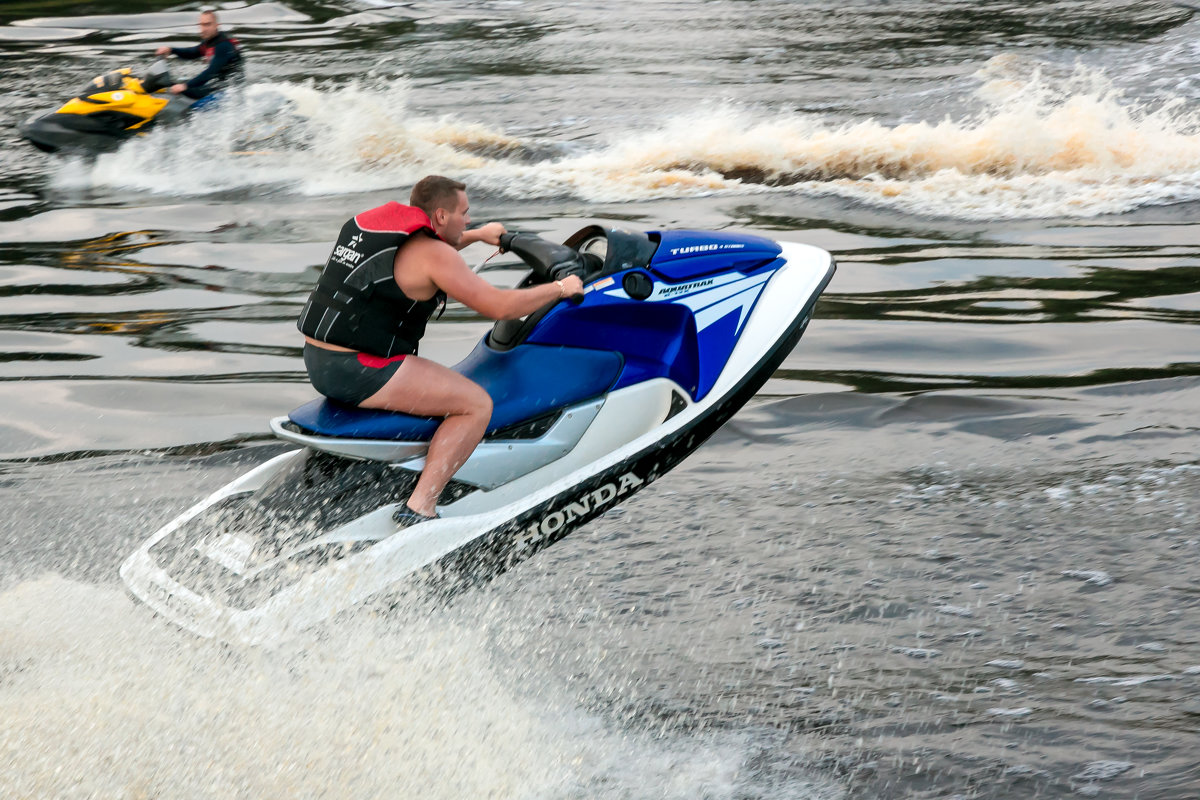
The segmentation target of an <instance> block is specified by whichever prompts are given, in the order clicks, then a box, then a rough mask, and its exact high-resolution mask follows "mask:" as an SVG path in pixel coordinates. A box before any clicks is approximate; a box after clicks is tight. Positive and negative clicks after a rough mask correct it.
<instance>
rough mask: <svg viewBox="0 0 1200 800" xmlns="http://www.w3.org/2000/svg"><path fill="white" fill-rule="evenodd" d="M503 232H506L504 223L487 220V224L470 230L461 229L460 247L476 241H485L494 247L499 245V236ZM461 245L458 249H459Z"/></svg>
mask: <svg viewBox="0 0 1200 800" xmlns="http://www.w3.org/2000/svg"><path fill="white" fill-rule="evenodd" d="M505 233H507V231H506V230H505V229H504V225H503V224H502V223H499V222H489V223H488V224H487V225H480V226H479V227H478V228H472V229H470V230H466V231H463V235H462V247H466V246H467V245H470V244H475V243H476V242H487V243H488V244H494V245H495V246H496V247H499V246H500V237H501V236H503V235H504V234H505ZM462 247H460V248H459V249H460V250H461V249H462Z"/></svg>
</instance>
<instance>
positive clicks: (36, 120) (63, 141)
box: [19, 59, 216, 153]
mask: <svg viewBox="0 0 1200 800" xmlns="http://www.w3.org/2000/svg"><path fill="white" fill-rule="evenodd" d="M173 83H174V81H173V80H172V78H171V75H170V71H169V70H168V69H167V63H166V61H164V60H163V59H159V60H157V61H155V62H154V63H153V64H151V65H150V67H148V68H147V69H146V71H145V72H144V73H143V74H142V75H141V77H138V76H135V75H134V74H133V70H132V69H130V68H129V67H124V68H122V69H116V70H113V71H111V72H106V73H105V74H103V75H99V76H97V77H95V78H93V79H92V81H91V83H89V84H88V86H87V88H85V89H84V90H83V92H81V93H80V94H79V95H78V96H77V97H73V98H72V99H70V100H68V101H67V102H66V103H65V104H64V105H63V106H61V107H60V108H58V109H56V110H54V111H51V112H50V113H48V114H38V115H35V116H33V117H30V118H29V119H28V120H26V121H25V122H24V123H22V124H21V125H20V126H19V130H20V133H21V136H22V137H24V138H25V139H26V140H28V141H29V142H31V143H32V144H33V145H34V146H35V147H37V148H38V149H40V150H44V151H46V152H47V153H57V152H71V153H99V152H104V151H108V150H115V149H117V147H119V146H120V145H121V143H122V142H124V141H125V140H127V139H128V138H130V137H131V136H136V135H138V134H141V133H143V132H145V131H147V130H149V129H150V128H152V127H154V126H156V125H161V124H164V123H170V122H174V121H175V120H177V119H179V118H180V117H182V116H183V115H184V114H186V113H187V112H188V111H190V110H192V109H193V108H197V107H199V106H202V105H205V104H207V103H210V102H212V101H213V100H215V99H216V95H209V96H207V97H204V98H201V99H200V100H193V99H192V98H190V97H185V96H183V95H181V94H171V93H170V92H169V91H167V89H169V87H170V86H171V85H172V84H173Z"/></svg>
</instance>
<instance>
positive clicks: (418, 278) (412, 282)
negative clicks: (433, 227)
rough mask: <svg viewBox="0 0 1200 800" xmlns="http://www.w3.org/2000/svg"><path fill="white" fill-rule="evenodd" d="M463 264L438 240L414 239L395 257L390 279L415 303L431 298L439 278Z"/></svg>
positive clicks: (452, 250)
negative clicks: (415, 301)
mask: <svg viewBox="0 0 1200 800" xmlns="http://www.w3.org/2000/svg"><path fill="white" fill-rule="evenodd" d="M461 263H463V261H462V256H460V255H459V254H458V251H457V250H455V249H454V248H453V247H451V246H450V245H448V244H446V243H445V242H443V241H442V240H441V239H435V238H433V237H432V236H424V235H417V236H413V237H412V238H411V239H409V240H408V241H407V242H405V243H404V246H403V247H401V248H400V250H399V252H397V253H396V261H395V263H394V264H393V275H394V277H395V279H396V284H397V285H398V286H399V287H400V290H401V291H403V292H404V293H405V294H406V295H408V296H409V297H411V298H413V299H414V300H425V299H428V298H429V297H432V296H433V295H434V293H435V292H437V291H438V289H439V288H440V285H439V281H438V276H439V275H440V274H442V273H443V272H444V271H445V270H446V269H453V268H455V267H457V266H458V265H459V264H461Z"/></svg>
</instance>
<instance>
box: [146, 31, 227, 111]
mask: <svg viewBox="0 0 1200 800" xmlns="http://www.w3.org/2000/svg"><path fill="white" fill-rule="evenodd" d="M199 26H200V44H198V45H196V46H195V47H165V46H164V47H160V48H158V50H156V51H155V54H156V55H158V56H168V55H173V56H175V57H176V58H182V59H184V60H188V61H191V60H194V59H198V58H203V59H204V60H205V61H207V62H208V66H206V67H205V68H204V71H203V72H201V73H200V74H198V75H196V76H195V77H194V78H192V79H191V80H189V81H188V82H187V83H176V84H174V85H172V86H171V93H172V94H183V95H187V96H188V97H190V98H192V99H193V100H199V99H200V98H202V97H208V96H209V95H211V94H213V93H214V92H219V91H221V90H222V89H224V88H226V87H228V86H229V85H230V84H232V83H236V82H240V81H241V80H242V79H243V77H244V73H243V70H242V48H241V45H240V44H239V43H238V40H237V39H233V38H230V37H228V36H226V35H225V34H224V32H222V31H221V28H220V26H219V24H218V23H217V12H215V11H201V12H200V21H199Z"/></svg>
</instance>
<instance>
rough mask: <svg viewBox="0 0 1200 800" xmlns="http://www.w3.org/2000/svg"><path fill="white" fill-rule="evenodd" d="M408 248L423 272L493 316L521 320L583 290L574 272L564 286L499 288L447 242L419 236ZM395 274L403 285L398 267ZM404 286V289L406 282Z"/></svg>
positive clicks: (440, 286)
mask: <svg viewBox="0 0 1200 800" xmlns="http://www.w3.org/2000/svg"><path fill="white" fill-rule="evenodd" d="M485 227H486V226H485ZM405 249H409V253H408V254H406V256H405V257H406V258H408V257H413V256H415V257H416V258H417V259H418V263H419V265H420V269H421V271H422V272H423V273H424V274H425V276H426V277H427V278H428V280H429V281H430V282H431V283H433V285H434V286H435V287H436V288H438V289H441V290H442V291H443V292H445V293H446V294H448V295H450V296H451V297H453V298H454V299H455V300H457V301H458V302H460V303H462V304H463V305H465V306H467V307H468V308H471V309H474V310H475V311H478V312H479V313H480V314H483V315H484V316H485V317H488V318H489V319H517V318H519V317H523V316H525V315H526V314H529V313H532V312H534V311H537V310H538V309H539V308H541V307H542V306H544V305H546V304H547V303H551V302H553V301H555V300H559V299H561V298H563V297H565V296H569V295H572V294H578V293H580V292H582V291H583V284H582V283H581V282H580V280H579V278H577V277H576V276H574V275H569V276H567V277H566V278H564V279H563V280H562V284H563V285H562V286H561V287H560V286H559V284H558V283H557V282H555V283H547V284H539V285H537V286H530V287H528V288H526V289H498V288H497V287H495V286H493V285H492V284H490V283H488V282H487V281H486V280H484V279H483V278H481V277H479V276H478V275H477V274H475V272H474V270H472V269H471V268H470V267H469V266H467V262H465V261H463V258H462V256H460V255H459V254H458V252H457V251H455V250H454V248H452V247H451V246H450V245H448V244H446V243H445V242H442V241H436V240H433V239H418V240H416V241H413V242H409V243H408V244H406V245H405ZM398 262H399V258H397V263H398ZM395 277H396V283H397V284H399V283H400V275H399V269H398V268H397V269H396V276H395ZM400 288H401V291H403V290H404V286H403V285H401V287H400Z"/></svg>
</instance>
